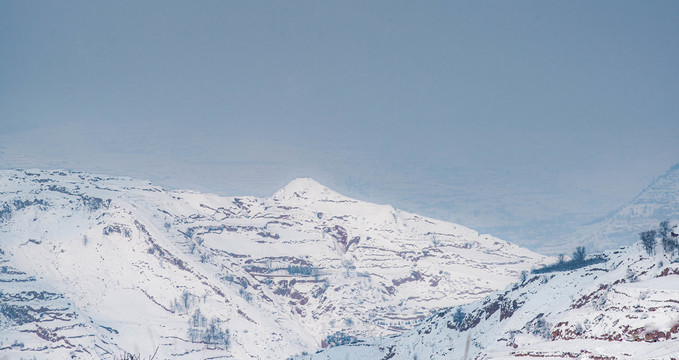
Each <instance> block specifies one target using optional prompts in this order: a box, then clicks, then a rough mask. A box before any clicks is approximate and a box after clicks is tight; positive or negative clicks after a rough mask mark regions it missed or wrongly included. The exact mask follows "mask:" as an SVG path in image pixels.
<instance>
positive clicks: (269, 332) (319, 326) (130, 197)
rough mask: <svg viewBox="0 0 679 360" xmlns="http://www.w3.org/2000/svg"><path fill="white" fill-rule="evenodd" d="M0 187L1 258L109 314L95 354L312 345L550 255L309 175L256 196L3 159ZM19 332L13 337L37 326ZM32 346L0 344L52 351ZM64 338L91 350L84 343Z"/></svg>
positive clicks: (402, 317) (225, 353)
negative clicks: (348, 193)
mask: <svg viewBox="0 0 679 360" xmlns="http://www.w3.org/2000/svg"><path fill="white" fill-rule="evenodd" d="M0 200H1V201H2V202H3V204H5V205H4V206H3V208H2V209H0V210H1V211H0V237H2V242H1V243H2V245H1V246H0V248H1V249H2V251H4V252H5V254H6V258H7V261H8V262H9V263H11V264H12V266H14V267H17V268H21V269H22V270H23V271H26V272H28V273H31V274H34V275H35V276H39V277H41V278H43V280H44V281H46V282H48V283H49V284H50V285H51V286H53V287H54V288H55V289H56V290H58V291H59V292H60V293H63V294H64V297H65V298H68V299H70V300H71V301H72V302H73V303H74V304H75V305H76V306H78V308H80V309H81V310H82V313H83V315H84V316H87V317H89V318H91V319H92V322H93V323H94V324H97V326H99V327H100V328H107V329H112V330H111V331H106V334H107V336H108V338H107V339H106V341H107V342H108V343H109V344H112V345H114V346H113V347H111V348H110V349H107V350H106V351H102V352H101V353H100V354H98V355H97V356H98V357H101V358H112V357H114V356H116V355H118V354H114V351H118V350H125V351H130V352H134V353H139V352H141V353H151V352H153V351H152V350H154V349H156V348H159V350H158V354H159V356H161V357H163V356H164V357H176V358H182V359H192V358H199V357H200V358H202V357H205V356H210V357H214V358H225V359H228V358H237V359H268V358H272V357H278V356H280V357H285V356H290V355H293V354H295V353H300V352H303V351H315V350H317V349H318V348H320V347H321V346H322V345H324V344H326V345H327V342H326V338H327V337H328V336H331V335H333V334H336V333H342V334H345V336H361V337H364V336H378V335H389V334H396V333H399V332H401V331H403V330H406V329H409V328H412V327H413V326H415V325H416V324H417V323H419V322H420V321H422V320H423V319H424V318H426V317H427V316H428V315H429V313H430V311H431V309H434V308H440V307H445V306H451V305H455V304H461V303H465V302H469V301H471V300H474V299H477V298H479V297H482V296H484V295H485V294H489V293H491V292H492V291H494V290H496V289H499V288H502V287H504V286H506V284H508V283H511V282H513V281H515V279H516V278H518V277H519V275H520V272H521V271H525V270H529V269H530V268H531V267H534V266H537V265H538V264H541V263H546V262H549V261H553V260H552V259H550V258H548V257H544V256H541V255H539V254H536V253H534V252H532V251H530V250H528V249H525V248H521V247H520V246H518V245H515V244H511V243H508V242H505V241H502V240H500V239H496V238H493V237H492V236H490V235H484V234H479V233H478V232H476V231H474V230H471V229H469V228H466V227H464V226H461V225H457V224H451V223H447V222H443V221H439V220H435V219H429V218H425V217H422V216H419V215H416V214H412V213H408V212H404V211H401V210H397V209H394V208H393V207H392V206H390V205H377V204H371V203H365V202H361V201H359V200H355V199H350V198H347V197H344V196H342V195H340V194H337V193H335V192H334V191H332V190H330V189H328V188H327V187H324V186H322V185H320V184H318V183H317V182H315V181H313V180H311V179H308V178H303V179H297V180H293V181H292V182H291V183H289V184H288V185H287V186H286V187H284V188H283V189H281V190H279V191H278V192H276V193H275V194H274V195H273V196H271V197H269V198H257V197H252V196H236V197H224V196H220V195H215V194H203V193H199V192H196V191H186V190H176V191H166V190H164V189H162V188H160V187H157V186H154V185H153V184H151V183H150V182H148V181H144V180H135V179H131V178H124V177H108V176H103V175H93V174H88V173H81V172H71V171H65V170H53V171H49V170H46V171H41V170H35V169H33V170H8V171H0ZM5 290H6V291H7V292H8V293H10V292H12V293H17V291H18V289H13V288H12V287H11V286H10V287H9V288H6V289H5ZM18 293H20V291H18ZM1 316H4V317H3V318H2V319H0V320H1V323H0V328H2V329H4V330H2V333H6V334H15V333H14V332H12V331H13V330H12V329H16V327H17V326H18V325H17V323H16V321H15V320H16V319H14V318H12V316H11V314H10V315H7V314H5V315H1ZM24 326H29V327H32V328H33V329H37V327H42V325H41V323H40V322H39V321H36V322H31V323H29V324H24ZM138 333H144V334H147V335H148V336H144V337H138V336H132V334H138ZM26 334H27V335H25V336H26V337H27V338H22V337H21V336H17V337H15V338H14V340H16V341H19V342H21V341H23V340H26V339H32V340H31V341H33V340H35V339H33V338H32V337H31V336H30V334H29V333H26ZM57 336H66V335H60V334H57ZM216 339H217V340H216ZM41 341H46V340H44V339H43V340H38V344H40V342H41ZM5 342H10V343H12V339H11V338H9V337H8V338H7V339H5ZM24 342H25V341H24ZM4 345H7V344H4ZM4 345H3V341H2V340H0V347H2V346H4ZM39 349H40V346H39V345H35V346H34V345H31V346H26V347H23V348H19V347H18V346H14V347H12V346H10V348H9V350H8V351H14V353H16V354H21V355H22V356H29V355H30V356H46V357H48V356H50V355H49V354H52V355H54V354H56V352H53V351H52V350H46V352H45V353H42V352H40V351H39ZM116 349H118V350H116ZM62 350H63V351H66V352H68V353H69V354H72V356H75V357H76V358H83V359H89V358H93V356H92V355H91V354H92V352H91V351H90V349H88V348H84V349H78V348H75V347H73V348H68V349H66V350H64V349H62ZM62 350H59V351H62ZM55 351H56V350H55ZM87 351H90V352H89V353H88V352H87ZM62 353H63V352H62Z"/></svg>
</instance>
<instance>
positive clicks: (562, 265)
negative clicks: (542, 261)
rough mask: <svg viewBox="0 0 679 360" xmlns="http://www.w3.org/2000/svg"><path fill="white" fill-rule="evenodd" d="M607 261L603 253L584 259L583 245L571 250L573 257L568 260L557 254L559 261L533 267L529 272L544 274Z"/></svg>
mask: <svg viewBox="0 0 679 360" xmlns="http://www.w3.org/2000/svg"><path fill="white" fill-rule="evenodd" d="M606 261H608V258H607V257H606V256H604V255H603V254H597V255H594V256H592V257H590V258H589V259H586V252H585V248H584V247H583V246H578V247H577V248H576V249H575V251H573V258H572V259H571V260H570V261H565V260H564V258H563V255H561V256H559V262H557V263H556V264H552V265H547V266H544V267H541V268H539V269H533V270H532V271H531V273H533V274H544V273H550V272H555V271H569V270H575V269H579V268H582V267H585V266H589V265H594V264H601V263H604V262H606Z"/></svg>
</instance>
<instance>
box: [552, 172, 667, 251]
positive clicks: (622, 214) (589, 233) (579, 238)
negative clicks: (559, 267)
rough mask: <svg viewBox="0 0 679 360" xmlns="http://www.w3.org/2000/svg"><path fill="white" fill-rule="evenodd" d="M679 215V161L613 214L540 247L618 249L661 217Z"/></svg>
mask: <svg viewBox="0 0 679 360" xmlns="http://www.w3.org/2000/svg"><path fill="white" fill-rule="evenodd" d="M674 218H679V164H676V165H674V166H672V167H671V168H670V169H669V170H668V171H667V172H666V173H665V174H663V175H662V176H660V177H658V178H657V179H656V180H655V181H653V183H652V184H651V185H649V186H648V187H647V188H646V189H644V190H643V191H642V192H641V193H640V194H639V195H637V196H636V197H635V198H634V199H633V200H632V201H631V202H629V203H628V204H627V205H624V206H623V207H621V208H620V209H619V210H617V211H615V212H614V213H612V214H611V215H609V216H607V217H605V218H603V219H601V220H598V221H596V222H594V223H593V224H590V225H586V226H582V227H580V228H579V229H578V230H577V231H575V232H574V233H573V234H571V235H570V236H568V237H566V239H565V240H564V241H563V242H561V244H557V245H549V246H546V247H542V248H540V250H541V251H542V252H544V253H565V254H570V252H571V251H572V249H573V248H574V247H575V246H578V245H583V246H585V247H587V249H590V250H592V251H600V250H604V249H614V248H617V247H620V246H625V245H629V244H631V243H633V242H634V241H636V240H638V239H639V236H638V234H639V232H641V231H644V230H648V229H650V228H653V227H655V226H657V225H658V223H659V222H660V221H663V220H668V219H674Z"/></svg>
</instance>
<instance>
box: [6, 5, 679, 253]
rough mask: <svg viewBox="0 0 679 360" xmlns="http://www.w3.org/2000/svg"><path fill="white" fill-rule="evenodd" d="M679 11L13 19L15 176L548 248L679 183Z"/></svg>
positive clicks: (18, 11) (190, 11) (27, 8)
mask: <svg viewBox="0 0 679 360" xmlns="http://www.w3.org/2000/svg"><path fill="white" fill-rule="evenodd" d="M678 38H679V3H677V2H672V1H654V2H639V1H615V2H608V1H606V2H592V1H562V2H544V1H535V2H533V1H512V2H507V1H481V2H479V1H475V2H451V1H440V2H437V1H430V2H415V1H412V2H403V1H371V2H359V1H356V2H353V1H336V2H330V1H322V2H319V1H308V2H305V1H294V2H280V1H276V2H274V1H259V2H246V1H192V2H187V1H154V2H139V1H117V2H103V1H82V2H80V1H68V2H54V1H3V2H0V168H15V167H40V168H53V167H65V168H71V169H74V170H84V171H97V172H104V173H107V174H112V175H129V176H134V177H142V178H148V179H150V180H152V181H154V182H156V183H158V184H160V185H163V186H166V187H175V188H177V187H182V188H183V187H188V188H195V189H199V190H202V191H210V192H215V193H220V194H225V195H246V194H252V195H270V194H272V193H273V192H274V191H275V190H276V189H277V188H280V187H281V186H283V185H284V184H285V183H287V182H288V181H290V180H292V179H293V178H295V177H301V176H311V177H314V178H316V179H317V180H319V181H320V182H322V183H325V184H326V185H328V186H330V187H332V188H334V189H336V190H337V191H340V192H343V193H346V194H348V195H351V196H354V197H358V198H361V199H365V200H371V201H375V202H381V203H391V204H393V205H394V206H397V207H400V208H403V209H406V210H410V211H414V212H418V213H421V214H424V215H430V216H434V217H437V218H442V219H446V220H451V221H455V222H458V223H461V224H463V225H467V226H470V227H472V228H476V229H478V230H481V231H484V232H490V233H492V234H493V235H496V236H499V237H502V238H505V239H507V240H511V241H516V242H518V243H520V244H524V245H528V246H530V247H532V248H539V246H540V242H541V241H548V240H551V239H554V238H557V237H559V236H561V235H563V234H565V233H568V232H570V231H572V230H573V229H574V228H575V226H577V225H578V224H581V223H585V222H589V221H592V220H594V219H595V218H596V217H599V216H602V215H604V214H606V213H608V212H609V211H612V210H614V209H615V208H617V207H618V206H621V205H622V204H623V203H625V202H627V201H629V200H630V199H631V198H632V197H633V196H634V195H635V194H636V193H638V192H639V191H641V190H642V188H643V187H645V186H646V185H648V184H649V183H650V181H652V179H653V178H654V177H656V176H658V175H660V174H662V173H663V172H664V171H665V170H666V169H667V168H668V167H670V166H671V165H672V164H674V163H676V162H679V156H677V155H679V141H677V140H676V138H677V135H678V132H679V119H678V118H677V115H678V114H679V101H677V99H679V67H678V66H677V63H678V62H679V51H678V50H679V41H677V39H678Z"/></svg>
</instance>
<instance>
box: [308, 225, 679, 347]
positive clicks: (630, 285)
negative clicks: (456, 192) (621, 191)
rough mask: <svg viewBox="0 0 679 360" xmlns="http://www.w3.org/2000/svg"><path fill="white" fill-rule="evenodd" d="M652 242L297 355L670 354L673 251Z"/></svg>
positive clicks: (678, 265) (675, 283)
mask: <svg viewBox="0 0 679 360" xmlns="http://www.w3.org/2000/svg"><path fill="white" fill-rule="evenodd" d="M673 229H674V230H673V233H672V234H671V235H670V237H669V238H670V239H673V240H672V241H674V243H675V244H676V242H677V240H678V237H679V236H678V235H677V232H679V231H677V226H676V224H674V227H673ZM657 242H658V245H657V246H656V250H655V251H656V253H655V254H653V255H648V254H647V253H646V252H645V251H644V250H643V249H642V246H641V244H635V245H633V246H631V247H628V248H625V249H621V250H616V251H609V252H607V253H606V254H605V255H606V257H607V258H608V261H607V262H605V263H600V264H595V265H590V266H586V267H583V268H580V269H577V270H571V271H564V272H553V273H547V274H543V275H533V276H529V277H527V278H526V279H525V280H524V281H522V282H520V283H517V284H515V285H512V286H510V287H509V288H507V289H506V290H504V291H499V292H497V293H495V294H493V295H490V296H487V297H486V298H484V299H482V300H478V301H475V302H473V303H471V304H468V305H464V306H460V307H458V308H450V309H448V310H445V311H441V312H438V313H437V314H435V315H433V316H431V317H430V318H428V319H427V320H425V321H424V322H423V323H422V324H420V325H419V326H418V327H416V328H415V329H413V330H410V331H408V332H406V333H404V334H402V335H399V336H395V337H388V338H381V339H376V340H365V341H362V342H358V343H355V344H352V345H345V346H340V347H336V348H332V349H329V350H325V351H322V352H320V353H318V354H316V355H312V356H307V357H303V358H304V359H314V360H320V359H338V360H345V359H352V360H362V359H365V360H368V359H371V360H372V359H392V360H411V359H519V358H522V359H525V358H550V359H574V358H578V359H610V360H613V359H676V358H677V355H678V354H679V300H678V299H679V250H676V249H674V250H672V246H670V247H669V248H668V250H667V251H666V250H665V248H664V247H663V246H662V241H660V240H659V239H658V240H657Z"/></svg>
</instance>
